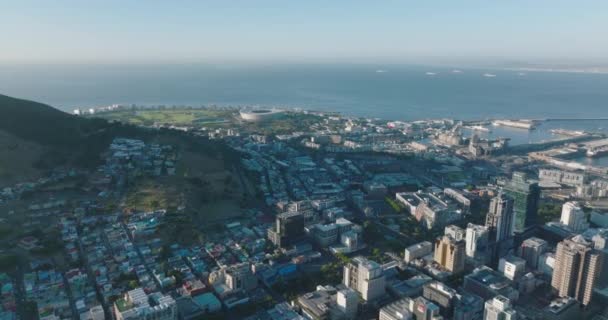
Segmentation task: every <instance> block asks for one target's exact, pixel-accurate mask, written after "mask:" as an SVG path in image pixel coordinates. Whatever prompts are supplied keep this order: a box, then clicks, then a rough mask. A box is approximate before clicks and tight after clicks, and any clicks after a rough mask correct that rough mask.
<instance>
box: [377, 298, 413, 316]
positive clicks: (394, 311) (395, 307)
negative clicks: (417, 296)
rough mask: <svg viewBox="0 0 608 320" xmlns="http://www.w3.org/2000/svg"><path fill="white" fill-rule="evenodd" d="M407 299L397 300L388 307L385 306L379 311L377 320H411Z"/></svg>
mask: <svg viewBox="0 0 608 320" xmlns="http://www.w3.org/2000/svg"><path fill="white" fill-rule="evenodd" d="M410 302H411V300H410V299H409V298H406V299H401V300H397V301H395V302H393V303H391V304H389V305H386V306H384V307H382V308H381V309H380V313H379V315H378V320H411V319H413V315H412V312H410Z"/></svg>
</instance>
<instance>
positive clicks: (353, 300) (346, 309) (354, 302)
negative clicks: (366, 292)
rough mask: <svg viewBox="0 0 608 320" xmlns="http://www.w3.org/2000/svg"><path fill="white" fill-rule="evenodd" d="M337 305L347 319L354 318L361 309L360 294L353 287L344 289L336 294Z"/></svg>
mask: <svg viewBox="0 0 608 320" xmlns="http://www.w3.org/2000/svg"><path fill="white" fill-rule="evenodd" d="M336 305H337V309H338V310H339V311H340V312H341V314H343V315H344V318H345V319H354V318H355V317H356V316H357V311H358V309H359V295H358V294H357V292H355V290H353V289H351V288H346V289H342V290H340V291H338V293H337V294H336Z"/></svg>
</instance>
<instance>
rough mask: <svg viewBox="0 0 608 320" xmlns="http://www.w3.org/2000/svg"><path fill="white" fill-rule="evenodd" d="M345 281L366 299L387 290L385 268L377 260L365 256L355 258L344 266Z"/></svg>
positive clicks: (380, 294) (370, 298)
mask: <svg viewBox="0 0 608 320" xmlns="http://www.w3.org/2000/svg"><path fill="white" fill-rule="evenodd" d="M343 283H344V285H345V286H347V287H348V288H351V289H353V290H355V291H357V292H359V294H361V298H363V300H365V301H369V300H374V299H377V298H379V297H381V296H383V295H384V294H385V290H386V281H385V278H384V270H383V269H382V267H381V266H380V264H378V263H377V262H375V261H372V260H368V259H366V258H364V257H356V258H353V260H352V262H350V263H348V264H347V265H345V266H344V274H343Z"/></svg>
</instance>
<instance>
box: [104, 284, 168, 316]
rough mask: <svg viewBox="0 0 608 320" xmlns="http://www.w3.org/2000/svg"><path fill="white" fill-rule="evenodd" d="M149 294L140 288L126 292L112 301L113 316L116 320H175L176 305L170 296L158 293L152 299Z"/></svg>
mask: <svg viewBox="0 0 608 320" xmlns="http://www.w3.org/2000/svg"><path fill="white" fill-rule="evenodd" d="M150 296H151V295H150ZM150 296H148V295H147V294H146V293H145V292H144V290H143V289H142V288H137V289H133V290H131V291H129V292H127V293H126V294H125V295H124V297H122V298H121V299H118V300H116V302H114V318H115V319H116V320H148V319H154V320H177V305H176V303H175V300H174V299H173V298H172V297H171V296H163V295H160V296H159V297H157V299H154V300H156V301H152V300H153V299H150ZM151 302H154V304H151Z"/></svg>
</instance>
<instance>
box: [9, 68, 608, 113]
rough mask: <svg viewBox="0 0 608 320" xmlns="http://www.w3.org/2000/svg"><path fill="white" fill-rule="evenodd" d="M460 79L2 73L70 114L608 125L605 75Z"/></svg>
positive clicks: (408, 73) (208, 72)
mask: <svg viewBox="0 0 608 320" xmlns="http://www.w3.org/2000/svg"><path fill="white" fill-rule="evenodd" d="M459 70H460V71H461V72H454V68H447V67H423V66H382V65H374V66H371V65H273V66H261V65H257V66H244V65H235V66H229V65H221V66H208V65H130V66H129V65H70V66H68V65H65V66H60V65H53V66H45V65H29V66H20V65H0V94H5V95H11V96H16V97H21V98H27V99H31V100H36V101H40V102H44V103H47V104H50V105H52V106H54V107H57V108H59V109H62V110H66V111H70V110H72V109H74V108H77V107H93V106H106V105H110V104H115V103H119V104H145V105H161V104H163V105H194V106H199V105H213V104H215V105H222V106H252V105H258V106H263V107H289V108H294V107H297V108H304V109H314V110H324V111H337V112H341V113H343V114H346V115H353V116H366V117H374V118H383V119H392V120H418V119H429V118H444V117H450V118H456V119H464V120H467V119H487V118H608V75H606V74H582V73H552V72H526V73H525V74H519V73H518V72H515V71H504V70H484V69H459ZM431 73H432V74H431ZM484 74H492V75H495V76H494V77H490V76H487V75H486V76H484Z"/></svg>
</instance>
